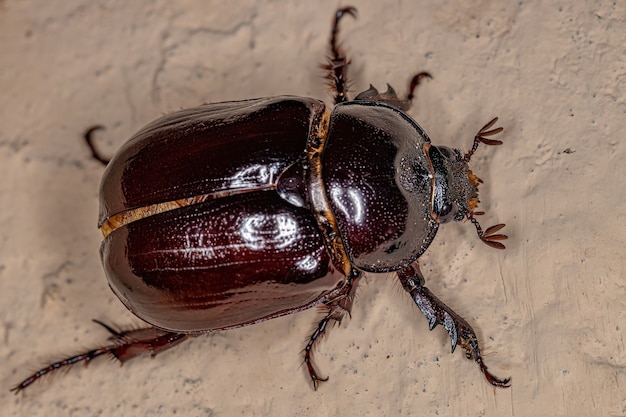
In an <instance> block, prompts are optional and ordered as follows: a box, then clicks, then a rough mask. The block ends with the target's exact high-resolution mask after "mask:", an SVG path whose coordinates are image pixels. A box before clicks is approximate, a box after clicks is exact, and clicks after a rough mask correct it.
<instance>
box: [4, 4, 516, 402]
mask: <svg viewBox="0 0 626 417" xmlns="http://www.w3.org/2000/svg"><path fill="white" fill-rule="evenodd" d="M346 14H349V15H352V16H355V14H356V10H355V9H354V8H353V7H346V8H343V9H340V10H338V11H337V13H336V15H335V19H334V24H333V27H332V36H331V40H330V58H329V60H328V63H327V64H326V65H325V66H324V68H325V69H326V70H327V71H328V79H329V81H330V85H331V87H332V88H333V92H334V100H335V104H336V105H335V106H334V108H332V109H327V108H326V106H325V105H324V103H323V102H321V101H319V100H316V99H311V98H302V97H290V96H283V97H272V98H261V99H253V100H244V101H235V102H225V103H215V104H207V105H203V106H200V107H196V108H192V109H188V110H183V111H179V112H176V113H173V114H170V115H167V116H165V117H162V118H160V119H157V120H156V121H154V122H152V123H151V124H149V125H148V126H146V127H144V128H143V129H142V130H141V131H139V133H137V134H136V135H135V136H133V137H132V138H131V139H130V140H129V141H128V142H127V143H126V144H125V145H124V146H123V147H122V148H121V149H120V150H119V151H118V152H117V154H116V155H115V156H114V158H113V159H112V160H111V161H110V163H109V164H108V166H107V169H106V171H105V173H104V176H103V179H102V184H101V190H100V218H99V227H100V229H101V230H102V232H103V234H104V236H105V238H104V241H103V243H102V246H101V250H100V253H101V257H102V263H103V265H104V269H105V272H106V275H107V278H108V280H109V284H110V286H111V288H112V289H113V291H114V292H115V294H116V295H117V296H118V297H119V298H120V300H121V301H122V302H123V303H124V305H125V306H126V307H127V308H128V309H129V310H131V311H132V312H133V313H134V314H136V315H137V316H138V317H140V318H141V319H143V320H144V321H146V322H147V323H149V324H150V325H151V326H153V327H149V328H146V329H139V330H130V331H123V332H118V331H116V330H114V329H112V328H111V327H109V326H107V325H105V324H104V323H101V322H98V323H99V324H101V325H103V326H104V327H105V328H107V329H108V330H109V331H110V332H111V334H112V337H111V339H112V340H113V343H112V344H110V345H107V346H103V347H100V348H97V349H94V350H91V351H88V352H86V353H83V354H80V355H76V356H73V357H70V358H68V359H65V360H62V361H59V362H56V363H53V364H51V365H49V366H47V367H45V368H43V369H41V370H40V371H38V372H37V373H35V374H33V375H32V376H30V377H29V378H27V379H25V380H24V381H23V382H21V383H20V384H19V385H18V386H16V387H15V388H14V390H16V391H20V390H22V389H24V388H26V387H27V386H29V385H30V384H32V383H33V382H34V381H36V380H37V379H39V378H40V377H42V376H43V375H45V374H47V373H49V372H51V371H54V370H56V369H59V368H62V367H64V366H67V365H71V364H74V363H76V362H80V361H85V362H86V363H88V362H89V361H91V360H92V359H94V358H95V357H97V356H100V355H102V354H108V355H111V356H113V357H115V358H117V359H119V360H120V361H121V362H124V361H127V360H129V359H131V358H133V357H135V356H137V355H138V354H141V353H150V354H152V355H156V354H157V353H159V352H161V351H163V350H166V349H169V348H171V347H172V346H175V345H176V344H178V343H180V342H182V341H184V340H187V339H188V338H189V336H192V335H197V334H201V333H208V332H213V331H218V330H225V329H232V328H236V327H241V326H246V325H249V324H254V323H258V322H260V321H263V320H268V319H271V318H274V317H278V316H282V315H285V314H291V313H295V312H298V311H301V310H304V309H307V308H310V307H313V306H318V305H321V306H323V307H325V309H326V312H327V313H326V315H325V317H324V318H323V319H322V320H321V321H320V322H319V324H318V325H317V328H316V329H315V331H314V332H313V334H312V335H311V336H310V338H309V342H308V343H307V345H306V348H305V354H304V362H305V363H306V366H307V369H308V372H309V375H310V377H311V380H312V382H313V386H314V388H317V386H318V384H319V382H320V381H325V380H326V379H327V378H321V377H320V376H319V374H318V373H317V371H316V370H315V368H314V366H313V364H312V362H311V352H312V349H313V347H314V346H315V344H316V342H317V341H318V340H319V339H320V337H321V336H322V335H323V334H324V333H325V332H326V331H327V325H328V323H329V322H331V321H335V322H339V321H341V320H342V318H343V317H344V316H345V315H346V314H348V313H350V310H351V307H352V301H353V299H354V295H355V292H356V289H357V284H358V282H359V280H360V279H361V277H362V275H363V273H364V272H375V273H382V272H397V275H398V278H399V279H400V282H401V283H402V285H403V287H404V289H405V290H406V291H407V292H408V293H409V294H410V295H411V297H412V298H413V300H414V301H415V303H416V304H417V306H418V307H419V308H420V310H421V311H422V313H424V315H425V316H426V318H427V319H428V321H429V327H430V329H433V328H434V327H435V326H436V325H437V324H441V325H443V326H444V327H445V328H446V330H447V331H448V332H449V333H450V338H451V341H452V351H454V349H455V348H456V346H457V344H460V345H461V346H462V347H463V348H465V350H466V356H467V357H468V358H469V359H474V360H475V361H476V362H477V363H478V365H479V366H480V369H481V371H482V372H483V373H484V375H485V377H486V378H487V380H488V381H489V382H490V383H491V384H493V385H495V386H499V387H506V386H509V382H510V379H498V378H496V377H495V376H493V375H492V374H491V373H489V372H488V371H487V366H486V365H485V364H484V362H483V359H482V357H481V354H480V349H479V347H478V342H477V338H476V335H475V333H474V330H473V329H472V328H471V326H470V325H469V324H468V323H467V322H466V321H465V320H463V319H462V318H461V317H459V316H458V315H457V314H456V313H454V312H453V311H452V310H451V309H450V308H449V307H448V306H446V305H445V304H444V303H443V302H441V300H439V299H438V298H437V297H435V296H434V295H433V294H432V293H431V292H430V291H429V290H428V289H427V288H426V287H424V278H423V276H422V274H421V272H420V270H419V266H418V258H419V257H420V255H422V253H424V251H425V250H426V249H427V248H428V246H429V245H430V243H431V242H432V240H433V239H434V237H435V234H436V232H437V229H438V226H439V223H442V222H446V221H449V220H463V219H468V220H470V221H471V222H472V223H473V224H474V226H475V227H476V230H477V232H478V236H479V237H480V239H481V240H482V241H483V242H485V243H486V244H488V245H489V246H491V247H494V248H498V249H503V248H504V245H503V244H502V243H500V240H503V239H506V236H505V235H501V234H497V232H498V231H499V230H500V229H501V228H502V227H503V226H504V225H496V226H493V227H490V228H489V229H487V230H485V231H483V230H482V229H481V227H480V226H479V224H478V222H477V221H476V220H475V218H474V216H475V215H478V214H482V213H480V212H477V211H475V210H474V209H475V207H476V205H477V203H478V190H477V186H478V184H479V182H481V181H480V179H478V177H476V176H475V175H473V174H472V172H471V171H470V170H469V168H468V162H469V161H470V158H471V156H472V154H473V153H474V151H475V150H476V148H477V147H478V145H479V143H484V144H487V145H499V144H501V143H502V142H500V141H498V140H492V139H488V138H487V137H488V136H492V135H494V134H497V133H499V132H501V131H502V128H496V129H492V130H490V129H491V127H492V126H493V125H494V123H495V122H496V120H497V119H493V120H492V121H491V122H489V123H488V124H487V125H485V126H484V127H483V128H482V129H481V130H480V131H479V132H478V134H477V135H476V136H475V138H474V143H473V146H472V149H471V150H470V151H469V152H467V153H465V154H462V153H461V152H460V151H458V150H456V149H450V148H446V147H442V146H434V145H431V143H430V139H429V138H428V136H427V135H426V133H425V132H424V131H423V130H422V129H421V127H420V126H419V125H418V124H417V123H416V122H415V121H414V120H413V119H411V118H410V117H409V116H408V115H407V114H406V113H404V111H406V110H408V109H409V107H410V103H411V100H412V98H413V97H414V95H413V93H414V90H415V88H416V87H417V85H418V84H419V82H420V80H422V79H423V78H424V77H430V76H429V74H427V73H420V74H417V75H416V76H414V77H413V79H412V80H411V84H410V88H409V90H410V92H409V94H408V95H407V97H406V98H405V99H401V98H399V97H398V96H397V95H396V93H395V91H394V90H393V89H392V88H391V87H388V89H387V91H386V92H385V93H382V94H381V93H379V92H378V91H377V90H376V89H375V88H374V87H370V89H369V90H367V91H365V92H363V93H361V94H359V95H357V96H356V97H355V99H354V100H352V101H350V100H348V98H347V95H346V90H347V87H346V71H347V67H348V60H347V59H346V57H345V55H344V54H343V52H342V51H341V50H340V49H339V48H338V46H337V33H338V24H339V21H340V19H341V18H342V17H343V16H344V15H346ZM92 132H93V130H91V131H90V132H88V135H87V137H88V142H89V144H90V146H91V148H92V151H93V152H94V156H95V157H96V158H97V159H99V160H101V161H105V159H104V158H102V157H101V156H99V154H98V152H96V151H95V149H94V148H93V144H92V143H91V133H92Z"/></svg>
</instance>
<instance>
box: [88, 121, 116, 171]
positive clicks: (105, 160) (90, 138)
mask: <svg viewBox="0 0 626 417" xmlns="http://www.w3.org/2000/svg"><path fill="white" fill-rule="evenodd" d="M96 130H104V126H100V125H97V126H92V127H90V128H89V129H87V131H86V132H85V142H87V146H89V150H91V157H92V158H93V159H95V160H96V161H98V162H100V163H102V164H103V165H107V164H108V163H109V161H110V160H111V159H110V158H105V157H104V156H102V154H101V153H100V151H98V150H97V149H96V146H95V145H94V144H93V133H94V132H95V131H96Z"/></svg>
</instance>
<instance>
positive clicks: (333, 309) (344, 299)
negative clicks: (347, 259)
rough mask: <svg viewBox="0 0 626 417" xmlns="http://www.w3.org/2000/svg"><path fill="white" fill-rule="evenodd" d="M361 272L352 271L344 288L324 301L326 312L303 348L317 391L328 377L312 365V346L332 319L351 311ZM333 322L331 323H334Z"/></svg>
mask: <svg viewBox="0 0 626 417" xmlns="http://www.w3.org/2000/svg"><path fill="white" fill-rule="evenodd" d="M361 276H362V274H361V273H360V272H357V271H354V270H353V272H352V277H351V279H350V280H349V282H348V284H347V285H346V286H345V288H344V290H343V291H342V292H341V293H340V294H339V295H338V296H337V297H335V298H334V299H332V300H331V301H329V302H328V303H326V306H327V308H328V313H327V314H326V316H324V318H323V319H322V320H320V322H319V323H318V324H317V327H316V328H315V330H314V331H313V333H312V334H311V336H310V337H309V341H308V343H307V344H306V347H305V348H304V363H305V364H306V367H307V370H308V372H309V376H310V377H311V381H312V382H313V388H314V389H315V390H316V391H317V387H318V386H319V384H320V382H325V381H328V377H325V378H323V377H320V376H319V374H318V373H317V371H316V370H315V367H314V366H313V358H312V354H313V348H314V346H315V344H316V343H317V342H318V341H319V340H321V338H322V337H323V336H324V335H325V334H326V333H327V332H328V324H329V322H330V321H331V320H332V321H333V322H334V323H341V320H342V319H343V317H344V316H345V315H346V314H348V315H350V312H351V311H352V302H353V301H354V295H355V294H356V289H357V286H358V285H357V284H358V282H359V280H360V279H361ZM334 323H333V324H334Z"/></svg>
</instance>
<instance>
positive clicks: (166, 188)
mask: <svg viewBox="0 0 626 417" xmlns="http://www.w3.org/2000/svg"><path fill="white" fill-rule="evenodd" d="M323 109H324V105H323V104H322V103H321V102H319V101H317V100H312V99H301V98H285V97H283V98H273V99H259V100H247V101H241V102H231V103H218V104H214V105H205V106H201V107H197V108H194V109H190V110H184V111H181V112H177V113H174V114H171V115H168V116H165V117H162V118H161V119H158V120H157V121H155V122H154V123H152V124H150V125H148V126H147V127H146V128H144V129H143V130H142V131H140V132H139V133H138V134H137V135H135V136H134V137H133V138H132V139H131V140H130V141H129V142H128V143H127V144H126V145H125V146H124V147H123V148H122V149H121V150H120V152H119V153H118V154H117V155H116V156H115V158H114V159H113V160H112V161H111V163H110V164H109V167H108V168H107V171H106V173H105V175H104V177H103V181H102V185H101V218H100V222H101V223H102V222H103V221H104V220H105V219H106V218H107V217H109V216H111V215H113V214H116V213H119V212H121V211H124V210H127V209H132V208H136V207H142V206H146V205H150V204H154V203H158V202H165V201H170V200H175V199H180V198H186V197H193V196H198V195H207V194H208V195H210V196H211V198H209V199H207V200H206V201H204V202H202V203H199V204H194V205H190V206H187V207H181V208H178V209H175V210H170V211H166V212H164V213H160V214H156V215H153V216H150V217H146V218H143V219H141V220H137V221H134V222H132V223H129V224H127V225H124V226H122V227H119V228H117V229H116V230H114V231H113V232H112V233H111V234H109V235H108V236H106V238H105V239H104V241H103V243H102V246H101V257H102V262H103V264H104V267H105V271H106V275H107V277H108V279H109V284H110V286H111V288H112V289H113V291H114V292H115V294H116V295H117V296H118V297H119V298H120V299H121V300H122V302H123V303H124V304H125V305H126V307H127V308H129V309H130V310H131V311H132V312H133V313H135V314H136V315H137V316H139V317H140V318H142V319H143V320H145V321H147V322H148V323H150V324H152V325H154V326H157V327H160V328H164V329H167V330H173V331H180V332H198V331H206V330H213V329H225V328H231V327H238V326H241V325H245V324H251V323H254V322H257V321H261V320H265V319H268V318H271V317H276V316H279V315H282V314H287V313H291V312H294V311H299V310H301V309H304V308H308V307H310V306H312V305H314V304H316V303H319V302H321V301H322V300H324V299H325V298H326V297H328V296H329V295H330V294H332V293H333V291H334V290H335V289H337V288H339V287H340V286H341V285H342V283H343V281H344V280H345V277H344V276H343V275H342V274H341V273H340V272H338V271H336V270H335V268H334V267H333V265H332V263H331V261H330V257H329V255H328V253H327V251H326V250H325V246H324V238H323V236H322V235H321V232H320V231H319V229H318V227H317V224H316V221H315V218H314V216H313V215H312V214H311V212H310V210H307V209H304V208H300V207H295V206H293V205H292V204H289V203H287V202H286V201H285V200H283V199H282V198H280V197H279V195H278V194H277V193H276V191H275V187H276V182H277V178H278V175H279V174H280V172H281V171H282V170H284V169H285V168H286V167H288V166H289V165H290V164H292V163H293V162H295V161H296V160H298V158H300V157H302V155H303V152H304V148H305V146H306V143H307V140H308V138H309V136H310V135H311V134H314V133H315V131H316V123H318V122H319V118H320V117H321V115H322V112H323Z"/></svg>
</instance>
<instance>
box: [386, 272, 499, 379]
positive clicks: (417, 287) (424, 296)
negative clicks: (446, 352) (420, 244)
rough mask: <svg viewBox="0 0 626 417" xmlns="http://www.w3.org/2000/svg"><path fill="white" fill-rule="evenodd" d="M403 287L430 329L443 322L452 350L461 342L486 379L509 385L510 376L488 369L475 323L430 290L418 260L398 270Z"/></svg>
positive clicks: (468, 356)
mask: <svg viewBox="0 0 626 417" xmlns="http://www.w3.org/2000/svg"><path fill="white" fill-rule="evenodd" d="M398 278H400V282H401V283H402V287H403V288H404V289H405V290H406V291H407V292H408V293H409V294H411V298H413V301H415V304H417V306H418V307H419V309H420V310H421V312H422V313H423V314H424V315H425V316H426V319H427V320H428V327H429V328H430V330H432V329H434V328H435V326H437V325H438V324H441V325H442V326H443V327H444V328H445V329H446V330H447V331H448V333H450V341H451V342H452V352H454V350H455V349H456V346H457V344H460V345H461V346H462V347H463V348H464V349H465V352H466V353H465V356H466V357H467V359H473V360H474V361H476V363H477V364H478V366H479V367H480V370H481V372H482V373H483V374H484V375H485V378H486V379H487V381H488V382H489V383H490V384H491V385H494V386H496V387H503V388H505V387H509V386H510V382H511V378H505V379H499V378H497V377H496V376H494V375H493V374H491V373H490V372H489V371H488V370H487V365H485V362H484V361H483V358H482V356H481V354H480V348H479V346H478V338H477V337H476V333H475V332H474V329H472V326H470V325H469V323H467V322H466V321H465V320H464V319H463V318H462V317H461V316H459V315H458V314H456V313H455V312H454V311H452V309H451V308H450V307H448V306H447V305H445V304H444V302H443V301H441V300H440V299H439V298H437V297H436V296H435V295H434V294H433V293H432V292H430V290H429V289H428V288H426V287H424V283H425V280H424V276H423V275H422V273H421V271H420V269H419V265H418V263H417V262H415V263H413V264H412V265H410V266H408V267H406V268H405V269H403V270H401V271H400V272H398Z"/></svg>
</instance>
